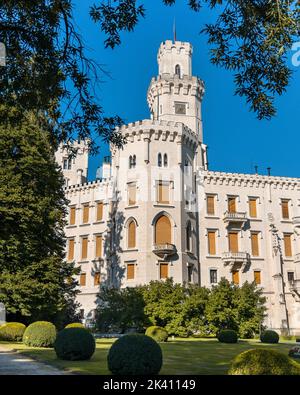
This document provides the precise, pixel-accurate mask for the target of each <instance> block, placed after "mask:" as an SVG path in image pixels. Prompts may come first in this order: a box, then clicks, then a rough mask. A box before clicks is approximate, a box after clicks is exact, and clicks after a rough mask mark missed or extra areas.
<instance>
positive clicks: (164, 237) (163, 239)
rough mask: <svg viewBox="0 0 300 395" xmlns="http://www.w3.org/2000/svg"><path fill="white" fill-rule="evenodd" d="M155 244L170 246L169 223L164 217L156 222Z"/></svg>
mask: <svg viewBox="0 0 300 395" xmlns="http://www.w3.org/2000/svg"><path fill="white" fill-rule="evenodd" d="M155 244H172V227H171V222H170V220H169V218H168V217H167V216H166V215H162V216H161V217H159V218H158V220H157V221H156V224H155Z"/></svg>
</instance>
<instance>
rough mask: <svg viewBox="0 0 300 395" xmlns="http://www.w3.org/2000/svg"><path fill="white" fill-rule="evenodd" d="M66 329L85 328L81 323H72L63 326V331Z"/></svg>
mask: <svg viewBox="0 0 300 395" xmlns="http://www.w3.org/2000/svg"><path fill="white" fill-rule="evenodd" d="M67 328H82V329H86V327H85V326H84V325H83V324H82V323H81V322H72V323H71V324H68V325H66V326H65V329H67Z"/></svg>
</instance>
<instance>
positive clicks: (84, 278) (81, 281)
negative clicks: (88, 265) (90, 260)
mask: <svg viewBox="0 0 300 395" xmlns="http://www.w3.org/2000/svg"><path fill="white" fill-rule="evenodd" d="M79 284H80V285H81V286H82V287H84V286H85V285H86V273H81V274H80V280H79Z"/></svg>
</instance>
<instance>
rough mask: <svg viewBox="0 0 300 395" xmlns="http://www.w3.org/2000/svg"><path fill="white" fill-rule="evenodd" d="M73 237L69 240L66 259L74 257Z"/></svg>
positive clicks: (70, 259)
mask: <svg viewBox="0 0 300 395" xmlns="http://www.w3.org/2000/svg"><path fill="white" fill-rule="evenodd" d="M74 244H75V241H74V239H70V240H69V252H68V261H73V259H74Z"/></svg>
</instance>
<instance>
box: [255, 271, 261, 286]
mask: <svg viewBox="0 0 300 395" xmlns="http://www.w3.org/2000/svg"><path fill="white" fill-rule="evenodd" d="M254 282H255V284H256V285H260V284H261V274H260V270H254Z"/></svg>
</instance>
